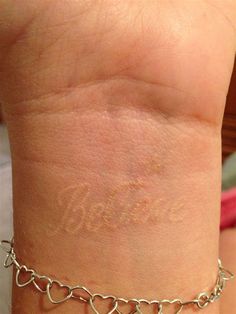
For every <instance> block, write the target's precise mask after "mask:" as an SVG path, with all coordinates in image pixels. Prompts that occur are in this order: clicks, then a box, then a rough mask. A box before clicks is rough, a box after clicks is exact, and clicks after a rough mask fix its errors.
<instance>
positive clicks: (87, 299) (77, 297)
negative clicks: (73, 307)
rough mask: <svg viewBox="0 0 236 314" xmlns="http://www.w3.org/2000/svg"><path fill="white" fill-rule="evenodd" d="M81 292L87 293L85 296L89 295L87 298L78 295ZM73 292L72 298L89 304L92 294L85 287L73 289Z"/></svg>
mask: <svg viewBox="0 0 236 314" xmlns="http://www.w3.org/2000/svg"><path fill="white" fill-rule="evenodd" d="M79 291H82V292H85V294H87V296H84V295H82V293H81V295H78V294H77V293H78V292H79ZM71 292H72V296H71V297H72V298H73V299H78V300H80V301H83V302H87V303H88V302H89V299H90V298H91V297H92V293H91V292H90V291H89V290H88V289H87V288H86V287H84V286H79V285H78V286H75V287H72V288H71Z"/></svg>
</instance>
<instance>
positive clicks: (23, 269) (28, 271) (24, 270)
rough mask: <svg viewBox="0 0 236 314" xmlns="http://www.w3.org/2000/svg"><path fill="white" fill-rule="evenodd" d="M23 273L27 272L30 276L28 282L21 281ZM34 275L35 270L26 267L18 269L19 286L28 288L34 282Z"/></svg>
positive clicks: (17, 281) (17, 282)
mask: <svg viewBox="0 0 236 314" xmlns="http://www.w3.org/2000/svg"><path fill="white" fill-rule="evenodd" d="M23 272H25V274H29V275H30V278H29V279H28V280H26V281H21V280H20V276H21V275H22V273H23ZM34 274H35V271H34V270H33V269H28V268H27V267H26V266H25V265H22V266H20V268H19V269H17V272H16V284H17V286H18V287H20V288H22V287H25V286H28V285H29V284H30V283H31V282H32V281H33V280H34Z"/></svg>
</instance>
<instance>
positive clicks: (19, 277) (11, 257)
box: [1, 239, 234, 314]
mask: <svg viewBox="0 0 236 314" xmlns="http://www.w3.org/2000/svg"><path fill="white" fill-rule="evenodd" d="M1 248H2V249H3V250H4V251H5V252H6V253H7V256H6V259H5V261H4V267H5V268H9V267H11V266H12V267H15V268H16V278H15V280H16V285H17V286H18V287H20V288H23V287H26V286H28V285H33V286H34V287H35V288H36V289H37V290H38V291H39V292H40V293H43V294H45V295H47V297H48V299H49V301H50V302H51V303H53V304H60V303H63V302H66V301H67V300H69V299H75V300H78V301H80V302H84V303H87V304H89V305H90V306H91V309H92V310H93V312H94V313H95V314H99V312H98V310H97V308H96V305H95V300H97V299H101V300H107V299H109V300H110V301H111V307H112V309H111V310H110V311H109V312H108V313H107V314H112V313H115V314H122V312H121V310H120V309H119V308H120V305H121V304H122V303H123V304H126V305H130V306H131V307H132V310H131V311H130V312H129V314H142V305H143V304H146V305H153V306H155V309H156V313H157V314H164V311H165V308H166V307H170V306H173V307H174V309H173V310H174V311H175V314H179V313H180V312H182V310H183V309H184V307H185V306H189V305H193V306H195V307H196V308H198V309H199V310H200V309H204V308H205V307H207V306H208V305H209V304H211V303H213V302H215V301H216V300H217V299H219V297H220V296H221V294H222V292H223V290H224V288H225V285H226V281H228V280H231V279H233V278H234V275H233V274H232V273H231V272H230V271H228V270H226V269H225V268H224V267H223V266H222V263H221V261H220V259H219V260H218V274H217V280H216V283H215V286H214V288H213V289H212V291H211V292H202V293H200V294H198V296H197V297H196V298H195V299H193V300H189V301H182V300H181V299H173V300H167V299H164V300H146V299H125V298H121V297H116V296H114V295H103V294H100V293H91V292H90V291H89V289H87V288H86V287H84V286H80V285H77V286H69V285H66V284H63V283H61V282H60V281H58V280H55V279H51V278H50V277H48V276H45V275H40V274H38V273H37V272H36V271H35V270H34V269H31V268H28V267H27V266H26V265H22V264H20V263H19V262H18V260H17V257H16V254H15V251H14V240H13V239H12V240H11V241H7V240H2V241H1ZM23 274H24V275H25V276H26V277H27V279H25V278H24V279H23V277H24V276H23ZM55 287H56V288H57V289H61V290H62V291H63V293H64V296H63V297H60V298H57V297H55V296H54V294H53V293H52V290H53V288H55Z"/></svg>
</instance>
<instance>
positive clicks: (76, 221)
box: [6, 80, 220, 314]
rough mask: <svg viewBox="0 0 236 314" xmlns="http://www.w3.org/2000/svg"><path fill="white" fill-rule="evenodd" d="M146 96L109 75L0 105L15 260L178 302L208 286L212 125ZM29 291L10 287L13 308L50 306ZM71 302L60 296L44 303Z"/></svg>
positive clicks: (213, 203)
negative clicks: (10, 106) (19, 104)
mask: <svg viewBox="0 0 236 314" xmlns="http://www.w3.org/2000/svg"><path fill="white" fill-rule="evenodd" d="M121 86H126V88H125V89H123V90H124V94H123V95H121V94H120V93H119V90H120V89H121ZM127 86H128V87H127ZM152 88H153V90H152V95H153V94H157V93H159V91H158V88H156V87H155V88H154V87H152ZM110 90H112V91H113V93H111V92H110ZM134 92H136V95H137V96H135V99H134V97H131V95H133V93H134ZM149 94H150V87H149V86H148V87H146V85H145V84H138V83H130V82H126V81H125V80H121V81H120V80H114V81H107V82H103V83H99V84H91V85H89V86H86V87H81V88H78V89H75V90H72V91H71V92H69V93H67V95H66V97H61V96H60V95H55V96H53V97H50V98H49V99H47V100H46V101H43V102H42V101H40V102H41V107H40V109H38V108H39V107H38V105H39V104H38V103H37V101H36V100H35V101H33V102H31V103H28V104H26V105H25V106H24V107H23V108H25V109H23V110H22V109H21V112H20V113H17V114H16V112H17V110H14V112H13V111H11V110H7V112H6V120H7V122H8V128H9V133H10V140H11V145H12V157H13V175H14V176H13V178H14V180H13V184H14V209H15V212H14V228H15V246H16V252H17V255H18V256H19V257H20V260H21V261H22V263H25V264H26V265H29V266H30V267H32V268H34V269H35V270H37V271H38V272H39V273H41V274H48V275H50V276H52V277H53V278H56V279H58V280H60V281H62V282H65V283H67V284H71V285H76V284H82V285H85V286H86V287H88V288H89V289H90V290H91V291H92V292H100V293H104V294H114V295H117V296H121V297H129V298H133V297H136V298H146V299H166V298H168V299H172V298H181V299H183V300H186V299H192V298H194V297H195V296H196V295H197V294H198V293H199V292H202V291H205V290H206V291H208V290H210V289H211V288H212V287H213V285H214V283H215V279H216V275H217V258H218V228H217V225H218V223H219V203H220V202H219V195H220V193H219V192H220V173H219V169H220V153H219V152H220V132H219V129H220V128H219V126H218V127H217V126H215V125H213V124H212V125H211V124H209V123H207V122H203V121H199V120H194V119H193V118H189V117H188V118H187V117H185V116H175V115H172V112H171V111H170V112H165V114H163V113H162V112H161V111H160V109H159V104H158V102H156V103H155V102H154V103H153V98H150V96H149ZM91 95H95V96H94V97H93V99H91ZM173 96H175V98H176V99H177V101H181V99H180V98H178V97H177V95H173ZM144 98H146V103H147V104H148V105H146V104H143V99H144ZM173 98H174V97H173ZM156 99H158V97H156ZM155 101H156V100H155ZM149 104H150V105H149ZM41 108H43V109H41ZM40 300H41V299H40V298H39V295H38V294H37V293H33V291H32V289H29V288H28V289H16V288H14V300H13V313H23V309H24V308H26V307H27V311H28V312H27V313H31V312H33V313H34V314H37V313H41V312H42V311H43V309H44V310H45V309H46V308H51V307H52V306H51V305H50V304H49V303H48V302H47V301H45V299H44V301H43V302H41V301H40ZM217 306H218V305H217V303H216V304H212V305H211V306H209V308H208V309H206V310H205V312H206V313H214V314H215V313H217V309H218V307H217ZM78 307H79V308H81V305H78V303H77V302H70V301H68V302H66V303H65V304H63V305H60V306H59V307H56V308H55V309H54V310H52V313H54V312H55V313H75V312H76V311H77V309H78ZM81 311H82V308H81ZM192 312H193V309H192V308H190V307H189V313H192Z"/></svg>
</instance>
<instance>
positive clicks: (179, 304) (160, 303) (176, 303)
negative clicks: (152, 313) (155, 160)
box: [157, 299, 184, 314]
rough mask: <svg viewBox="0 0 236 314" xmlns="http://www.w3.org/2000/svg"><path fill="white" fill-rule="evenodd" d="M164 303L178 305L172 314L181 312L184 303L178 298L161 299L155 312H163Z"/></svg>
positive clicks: (158, 313) (160, 313)
mask: <svg viewBox="0 0 236 314" xmlns="http://www.w3.org/2000/svg"><path fill="white" fill-rule="evenodd" d="M165 304H167V305H172V304H173V305H178V306H179V308H178V309H177V310H176V312H175V313H173V314H179V313H181V311H182V310H183V307H184V304H183V303H182V302H181V300H179V299H174V300H161V301H160V302H159V308H158V312H157V314H164V312H163V305H165Z"/></svg>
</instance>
